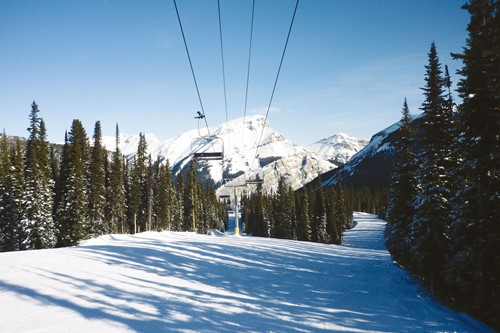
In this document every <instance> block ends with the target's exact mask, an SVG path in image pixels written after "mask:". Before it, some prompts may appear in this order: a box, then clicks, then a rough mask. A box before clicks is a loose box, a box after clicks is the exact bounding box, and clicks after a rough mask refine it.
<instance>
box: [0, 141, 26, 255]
mask: <svg viewBox="0 0 500 333" xmlns="http://www.w3.org/2000/svg"><path fill="white" fill-rule="evenodd" d="M14 153H15V152H14ZM14 161H15V158H12V159H11V148H10V144H9V140H8V138H7V135H6V134H5V132H4V133H3V135H2V137H1V141H0V252H3V251H15V250H19V249H20V241H21V235H20V229H19V220H20V216H19V214H20V207H19V204H20V201H19V199H20V195H22V192H21V193H16V189H15V184H14V182H15V180H16V179H15V164H14ZM21 168H22V165H21ZM21 171H22V169H21Z"/></svg>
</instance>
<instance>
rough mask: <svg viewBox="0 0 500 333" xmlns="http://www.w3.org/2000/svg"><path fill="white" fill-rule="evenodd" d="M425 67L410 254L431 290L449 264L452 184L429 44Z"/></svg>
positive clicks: (446, 121) (439, 86) (442, 103)
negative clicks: (418, 164)
mask: <svg viewBox="0 0 500 333" xmlns="http://www.w3.org/2000/svg"><path fill="white" fill-rule="evenodd" d="M425 68H426V78H425V81H426V86H425V87H424V88H422V90H423V91H424V97H425V100H424V102H423V104H422V111H423V117H424V118H423V128H422V131H423V133H424V136H423V139H422V140H421V147H422V151H421V153H420V155H419V156H418V159H419V163H420V165H421V168H420V170H419V174H418V181H419V183H420V193H419V194H418V196H417V198H416V203H415V209H416V211H415V217H414V221H413V223H412V251H414V252H415V253H416V258H415V259H416V267H415V269H416V273H417V274H418V275H419V276H420V277H421V278H422V279H423V280H424V284H426V285H428V286H429V287H430V288H431V290H432V291H436V289H435V288H436V287H437V288H438V289H440V288H441V287H443V281H442V274H441V273H442V272H443V269H444V265H445V263H446V262H447V261H448V249H449V240H448V239H449V234H450V232H449V221H450V216H451V206H450V199H451V184H450V177H449V176H450V175H449V171H448V170H449V168H450V164H449V156H450V155H451V147H452V141H453V138H452V134H453V133H452V131H451V130H450V128H451V125H452V120H451V117H452V115H451V113H450V112H449V111H450V110H449V108H448V104H447V100H446V97H445V91H444V90H445V85H444V79H443V77H442V71H441V64H440V63H439V59H438V56H437V51H436V46H435V44H434V43H432V45H431V49H430V52H429V64H428V65H427V66H426V67H425Z"/></svg>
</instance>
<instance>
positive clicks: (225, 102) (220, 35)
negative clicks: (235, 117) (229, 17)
mask: <svg viewBox="0 0 500 333" xmlns="http://www.w3.org/2000/svg"><path fill="white" fill-rule="evenodd" d="M217 9H218V13H219V37H220V53H221V58H222V83H223V85H224V107H225V109H226V125H227V123H228V122H229V118H228V115H227V93H226V67H225V65H224V44H223V43H222V20H221V15H220V0H217Z"/></svg>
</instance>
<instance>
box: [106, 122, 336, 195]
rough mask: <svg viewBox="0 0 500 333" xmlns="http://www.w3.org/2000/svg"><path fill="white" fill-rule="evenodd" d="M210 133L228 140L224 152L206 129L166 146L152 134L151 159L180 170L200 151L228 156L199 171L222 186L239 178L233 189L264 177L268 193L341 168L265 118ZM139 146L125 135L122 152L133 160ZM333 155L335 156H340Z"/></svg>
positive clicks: (181, 136) (148, 137) (225, 191)
mask: <svg viewBox="0 0 500 333" xmlns="http://www.w3.org/2000/svg"><path fill="white" fill-rule="evenodd" d="M209 131H210V134H211V135H212V136H216V137H217V138H219V139H220V140H222V141H220V142H222V143H223V149H221V147H216V148H217V149H214V141H211V142H207V141H206V140H204V138H205V136H207V135H208V131H207V129H206V128H205V127H203V126H202V127H200V130H199V131H198V129H194V130H191V131H187V132H184V133H182V134H179V135H178V136H176V137H174V138H170V139H168V140H166V141H163V142H161V141H159V140H158V139H156V138H155V137H154V135H152V134H146V141H147V143H148V153H150V154H151V157H152V159H153V161H154V160H156V159H157V158H158V157H160V158H161V159H162V160H164V161H166V160H169V162H170V166H171V167H175V169H176V170H180V169H182V168H184V167H185V166H187V165H188V164H189V162H190V161H191V155H192V152H193V151H194V150H197V151H198V150H199V151H205V150H207V151H220V150H223V152H224V159H223V161H200V162H199V166H200V165H203V166H207V168H208V170H209V173H210V177H211V178H212V179H213V180H214V182H215V183H216V185H217V186H220V185H221V184H222V183H223V174H224V177H225V178H226V179H227V178H234V177H236V176H239V177H236V179H234V181H235V182H234V183H233V185H234V184H245V181H246V180H247V179H255V178H257V175H258V174H260V175H264V176H265V178H264V183H263V185H262V186H263V190H264V191H268V192H270V191H272V190H275V187H276V184H277V183H278V179H280V178H281V177H282V176H284V177H285V178H286V179H285V182H286V185H287V186H288V185H290V186H291V187H292V188H293V189H297V188H300V187H302V186H303V185H305V184H307V183H309V182H310V181H312V180H313V179H315V178H316V177H317V176H318V175H319V174H321V173H324V172H327V171H329V170H331V169H333V168H335V167H336V165H335V164H333V163H331V162H329V161H328V160H326V159H324V158H322V157H320V156H318V155H316V154H315V153H313V152H311V151H309V150H308V149H306V148H304V147H301V146H299V145H297V144H295V143H293V142H291V141H290V140H288V139H287V138H285V137H284V136H283V135H282V134H281V133H279V132H277V131H275V130H274V129H273V128H272V127H271V125H270V124H269V122H266V120H265V117H264V116H262V115H253V116H247V117H245V118H238V119H235V120H231V121H229V122H227V123H224V124H221V125H220V126H218V127H217V128H210V129H209ZM261 135H262V137H261ZM217 142H219V141H217ZM103 144H104V145H105V146H106V148H107V149H108V150H111V151H113V150H114V149H115V148H114V146H115V138H112V137H105V138H103ZM137 145H138V136H128V135H121V139H120V149H121V151H122V152H123V153H124V154H125V155H127V157H129V158H130V157H132V156H133V155H135V154H136V152H137ZM257 146H258V147H259V148H258V150H257ZM330 152H331V154H335V152H334V151H331V150H330ZM256 153H258V157H257V158H255V157H256ZM292 176H293V177H292ZM267 177H269V178H267ZM244 190H245V188H244V187H241V188H239V189H238V190H237V191H238V192H242V191H244ZM229 192H231V193H232V192H233V189H223V188H221V189H220V191H218V194H220V195H226V194H228V193H229Z"/></svg>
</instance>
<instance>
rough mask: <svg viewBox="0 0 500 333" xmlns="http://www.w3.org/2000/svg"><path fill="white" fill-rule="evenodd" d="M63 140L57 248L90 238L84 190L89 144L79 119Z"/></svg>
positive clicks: (86, 177) (86, 193)
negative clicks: (64, 140)
mask: <svg viewBox="0 0 500 333" xmlns="http://www.w3.org/2000/svg"><path fill="white" fill-rule="evenodd" d="M66 140H67V141H66V142H65V147H64V148H63V156H62V157H61V167H60V170H61V171H60V180H59V184H58V187H59V189H60V194H59V196H60V199H59V204H58V207H57V212H56V217H57V218H56V220H57V227H58V231H59V232H58V246H73V245H77V244H78V243H79V242H80V241H81V240H83V239H85V238H87V237H89V232H90V222H89V212H88V202H89V201H88V190H87V188H88V186H87V184H88V176H87V175H88V154H89V153H88V151H89V143H88V138H87V134H86V131H85V129H84V128H83V125H82V123H81V121H80V120H78V119H75V120H73V123H72V125H71V129H70V132H69V133H68V135H67V137H66Z"/></svg>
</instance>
